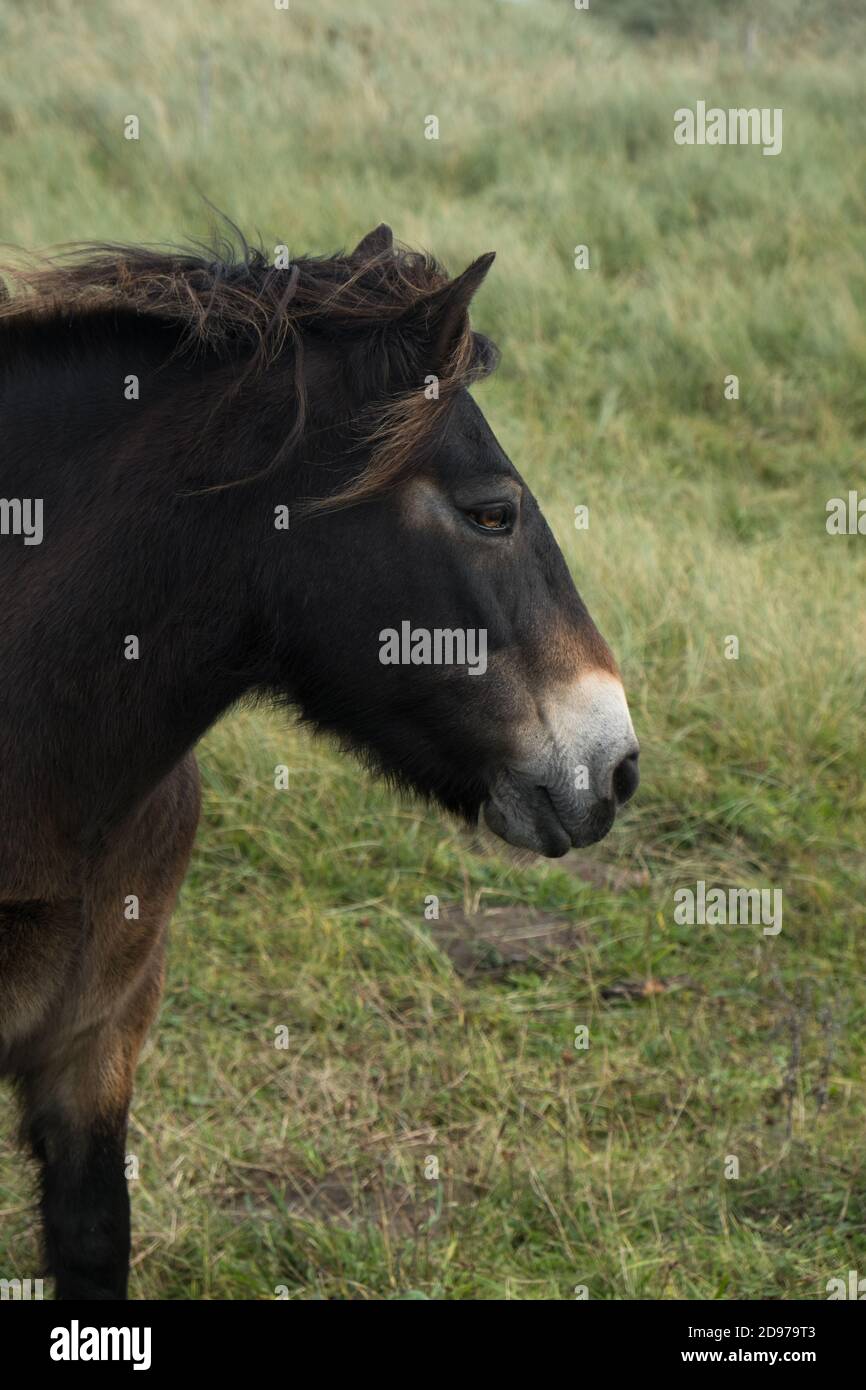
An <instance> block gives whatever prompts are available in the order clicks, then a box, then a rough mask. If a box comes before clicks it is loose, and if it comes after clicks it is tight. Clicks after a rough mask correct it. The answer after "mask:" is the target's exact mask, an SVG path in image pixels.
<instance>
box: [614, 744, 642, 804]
mask: <svg viewBox="0 0 866 1390" xmlns="http://www.w3.org/2000/svg"><path fill="white" fill-rule="evenodd" d="M639 756H640V755H639V754H638V753H629V754H628V756H627V757H625V758H623V760H622V762H621V763H620V764H619V766H618V767H617V768H616V769H615V771H614V774H613V794H614V798H615V799H616V804H617V805H618V806H623V805H624V804H625V802H626V801H629V800H630V799H631V798H632V797H633V796H634V794H635V792H636V791H637V784H638V782H639V781H640V770H639V768H638V765H637V760H638V757H639Z"/></svg>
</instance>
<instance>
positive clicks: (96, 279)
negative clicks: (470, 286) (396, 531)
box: [0, 228, 497, 507]
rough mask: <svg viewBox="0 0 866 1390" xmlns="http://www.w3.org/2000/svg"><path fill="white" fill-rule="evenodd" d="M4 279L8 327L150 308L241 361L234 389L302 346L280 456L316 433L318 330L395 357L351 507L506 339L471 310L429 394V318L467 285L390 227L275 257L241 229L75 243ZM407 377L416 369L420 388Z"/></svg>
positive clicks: (180, 334) (371, 420)
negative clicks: (334, 248)
mask: <svg viewBox="0 0 866 1390" xmlns="http://www.w3.org/2000/svg"><path fill="white" fill-rule="evenodd" d="M233 230H235V231H236V232H237V229H233ZM384 234H386V235H384ZM281 251H282V254H280V252H281ZM484 259H485V260H486V259H487V258H484ZM490 259H492V257H490ZM476 264H478V263H476ZM470 269H471V268H470ZM485 269H486V265H485ZM0 276H2V277H3V280H5V281H7V283H8V285H9V286H11V293H10V291H9V289H8V288H7V289H4V286H3V282H2V280H0V332H2V330H3V328H4V327H5V326H6V325H9V326H13V325H22V324H24V325H30V324H36V323H39V322H42V323H49V322H50V321H52V320H54V321H64V322H69V321H70V320H76V319H83V318H87V317H91V316H93V315H98V314H103V315H104V314H117V313H125V314H131V315H134V316H146V317H151V318H154V319H157V320H159V321H161V322H162V323H165V324H170V325H174V326H176V328H177V346H176V349H175V352H174V353H173V354H172V355H173V356H176V355H184V354H194V355H200V354H209V355H213V356H214V357H216V358H217V359H218V360H220V361H222V362H228V363H237V373H236V375H235V378H234V381H233V384H232V387H231V390H230V394H231V395H234V394H235V393H236V392H237V391H238V390H239V389H240V388H241V387H242V386H243V384H244V383H246V382H247V381H249V379H250V378H251V377H253V376H255V375H258V374H260V373H262V372H264V371H266V370H267V369H268V368H269V367H271V366H273V365H274V364H275V363H277V361H278V360H279V359H280V357H281V356H282V355H283V354H284V353H285V354H288V353H291V354H292V355H293V357H294V359H295V371H294V380H295V392H296V407H297V409H296V421H295V425H294V427H293V429H292V431H291V434H290V436H289V437H288V438H287V439H286V441H285V442H284V445H283V447H282V448H281V449H280V453H279V456H278V458H277V459H275V460H274V463H277V462H279V461H282V460H283V459H284V458H285V457H286V455H287V454H288V453H289V452H290V451H291V449H292V448H294V446H295V445H296V444H297V443H298V441H299V439H300V438H301V436H302V434H303V428H304V422H305V419H306V414H307V399H306V384H305V381H304V372H303V361H304V344H305V340H309V338H310V337H311V336H314V337H315V338H317V339H319V340H324V341H325V342H331V343H333V344H334V345H337V344H339V343H341V342H342V343H343V344H344V345H347V344H352V345H354V346H356V347H358V348H359V349H360V352H359V353H357V354H356V358H355V360H357V361H358V362H359V363H363V362H364V360H365V358H366V360H368V361H370V362H374V361H375V363H376V364H378V366H379V370H380V376H381V363H382V361H383V359H385V360H387V361H388V362H390V363H392V364H394V365H395V366H396V368H397V370H396V372H394V373H393V376H392V380H390V381H389V379H388V374H387V373H386V374H385V375H384V376H382V377H381V380H380V384H379V386H380V389H379V391H378V392H374V393H373V395H374V397H375V396H378V399H373V400H372V401H371V405H370V408H368V409H366V410H365V411H364V412H363V415H362V417H361V418H360V419H359V420H358V426H359V430H358V438H359V443H366V444H368V445H371V446H372V453H371V456H370V458H369V460H368V463H367V465H366V467H365V468H364V470H363V472H362V473H361V474H360V476H358V477H357V478H356V479H355V481H354V482H353V483H352V484H351V485H350V486H349V487H348V488H346V489H345V490H344V491H343V492H341V493H339V494H338V495H336V496H331V497H329V498H327V499H326V505H327V506H328V507H333V506H343V505H349V504H350V503H353V502H356V501H360V500H362V499H363V498H365V497H369V496H373V495H375V494H377V493H379V492H381V491H383V490H385V489H386V488H388V487H390V486H392V485H393V484H394V483H396V482H397V481H398V480H399V479H400V478H401V477H402V476H403V475H404V474H405V472H406V469H407V467H408V466H409V463H410V460H411V459H412V458H414V457H416V456H417V454H418V451H419V448H420V447H421V446H422V445H423V444H424V443H425V442H427V440H428V439H429V438H430V437H431V435H432V433H433V431H434V430H435V429H436V427H437V425H438V424H439V422H440V421H441V419H442V417H443V413H444V411H445V408H446V406H447V404H448V402H449V400H450V399H451V397H452V396H453V393H454V391H455V390H457V389H459V388H460V387H462V386H467V385H469V384H471V382H472V381H474V380H477V379H478V378H479V377H480V376H483V375H486V374H487V373H488V372H489V371H491V370H492V369H493V367H494V366H495V364H496V357H497V354H496V350H495V348H494V347H493V345H492V344H491V343H489V342H488V340H487V339H484V338H481V337H480V336H479V335H477V334H475V333H473V332H472V330H471V328H470V326H469V320H468V315H467V314H466V313H465V311H464V312H463V314H462V316H461V321H460V322H459V324H458V327H457V331H456V332H455V333H454V334H453V337H452V338H451V340H450V341H449V346H448V353H447V356H446V358H445V360H444V361H443V362H442V363H441V364H437V367H436V368H434V367H432V366H430V364H429V363H428V367H429V370H430V371H434V370H435V372H436V375H437V392H436V393H432V394H431V393H429V392H425V389H424V372H423V361H422V358H421V356H420V351H421V348H420V345H421V344H422V343H423V341H424V333H423V328H424V326H425V325H426V324H427V323H428V321H429V319H430V317H431V316H432V314H433V313H434V311H435V306H436V305H437V303H438V302H439V301H441V300H442V298H443V294H444V293H447V287H448V286H449V285H455V284H456V283H457V282H455V281H451V280H450V279H449V277H448V274H447V272H446V271H445V269H444V268H443V266H442V265H440V264H439V262H437V261H436V260H434V259H433V257H431V256H429V255H427V254H426V253H424V252H418V251H413V250H410V249H409V248H407V247H404V246H400V245H395V244H394V243H393V242H392V241H391V238H390V231H389V230H388V229H387V228H377V229H376V231H375V232H374V233H371V234H370V235H369V236H368V237H365V238H364V240H363V241H362V242H361V243H360V245H359V246H358V247H357V248H356V250H355V251H354V252H350V253H346V252H338V253H337V254H335V255H332V256H297V257H290V256H289V254H288V252H287V250H286V248H278V249H277V256H276V257H275V259H274V261H273V262H271V261H270V260H269V258H268V256H267V255H266V254H265V252H264V251H263V250H262V249H261V248H253V247H251V246H250V245H249V244H248V243H247V241H246V239H245V238H244V237H243V236H242V235H241V234H240V233H237V240H236V241H235V240H232V239H228V238H222V239H220V240H219V241H218V242H217V243H216V244H215V245H212V246H200V245H196V246H194V247H176V248H175V247H168V248H151V247H147V246H126V245H120V244H114V243H86V244H75V245H73V246H70V247H66V248H62V249H61V251H60V252H59V253H58V254H56V255H53V256H50V257H43V258H39V259H38V260H35V261H32V262H30V263H28V264H25V265H24V266H23V267H22V266H20V265H15V266H12V265H8V266H0ZM366 347H368V348H369V353H365V351H364V349H365V348H366ZM419 371H420V372H421V375H417V373H418V372H419ZM401 375H402V377H403V378H404V379H405V378H406V377H407V376H408V377H410V378H412V377H415V376H416V375H417V380H413V381H412V384H411V387H410V389H408V390H407V389H405V386H404V385H403V384H402V382H401ZM395 381H396V383H398V384H397V385H396V387H395V384H394V382H395Z"/></svg>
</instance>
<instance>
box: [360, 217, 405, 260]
mask: <svg viewBox="0 0 866 1390" xmlns="http://www.w3.org/2000/svg"><path fill="white" fill-rule="evenodd" d="M393 250H394V233H393V232H392V231H391V228H390V227H389V226H388V223H387V222H380V223H379V225H378V227H374V228H373V230H372V232H368V233H367V235H366V236H363V237H361V240H360V241H359V242H358V245H357V246H356V247H355V249H354V251H352V252H350V254H349V260H350V261H369V260H371V259H372V257H373V256H383V255H385V254H386V253H388V252H391V251H393Z"/></svg>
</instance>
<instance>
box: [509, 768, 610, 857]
mask: <svg viewBox="0 0 866 1390" xmlns="http://www.w3.org/2000/svg"><path fill="white" fill-rule="evenodd" d="M482 816H483V819H484V823H485V824H486V825H487V827H488V828H489V829H490V830H492V831H493V833H494V835H497V836H498V837H499V839H501V840H504V841H505V842H506V843H507V844H509V845H514V846H516V847H517V848H518V849H528V850H532V851H533V852H534V853H535V854H542V855H544V857H545V858H547V859H561V858H562V856H563V855H564V854H567V853H568V851H569V850H570V849H584V848H585V847H586V846H587V845H593V844H595V843H596V842H597V841H598V840H603V839H604V837H605V835H607V833H608V831H609V830H610V828H611V826H612V825H613V822H614V819H615V817H616V808H615V806H614V804H613V802H607V801H603V802H596V803H593V804H592V805H591V806H589V807H586V806H583V805H576V806H568V807H564V806H558V805H557V804H555V802H554V799H553V798H552V797H551V795H550V793H549V792H548V790H547V788H546V787H540V786H532V787H526V786H524V787H521V788H520V790H519V794H517V789H516V787H515V784H514V783H510V785H509V784H508V783H506V784H505V785H503V784H502V783H501V782H500V783H499V785H498V786H497V788H496V790H495V791H494V792H493V793H492V794H491V796H490V797H489V798H488V799H487V800H486V801H485V802H484V805H483V807H482Z"/></svg>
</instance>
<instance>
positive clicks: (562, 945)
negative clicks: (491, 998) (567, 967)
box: [429, 906, 587, 980]
mask: <svg viewBox="0 0 866 1390" xmlns="http://www.w3.org/2000/svg"><path fill="white" fill-rule="evenodd" d="M429 925H430V930H431V932H432V935H433V938H434V940H435V941H436V944H437V945H438V946H440V947H441V949H442V950H443V951H444V952H445V954H446V955H447V956H448V958H449V959H450V960H451V962H452V964H453V966H454V969H455V970H456V971H457V973H458V975H462V976H463V977H464V978H465V979H469V980H471V979H475V978H478V977H483V978H485V979H490V978H494V979H495V978H497V977H501V976H504V975H507V974H508V973H509V971H511V970H514V969H517V968H520V967H524V968H527V967H528V968H530V969H532V970H549V969H550V968H551V967H552V966H554V965H555V964H556V963H557V962H558V961H559V960H560V959H561V958H562V957H564V956H565V955H566V954H568V953H570V952H574V951H575V950H579V949H580V948H581V947H582V946H585V945H586V942H587V934H586V932H585V930H584V929H583V928H582V927H580V926H579V925H578V924H577V923H576V922H572V921H570V920H569V918H567V917H563V916H557V915H554V914H552V913H543V912H539V911H538V910H537V909H536V908H531V907H491V908H487V909H486V910H485V911H483V912H472V913H467V912H464V911H463V910H462V909H461V908H458V907H451V906H446V907H444V908H442V910H441V915H440V918H439V920H438V922H431V923H430V924H429Z"/></svg>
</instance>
